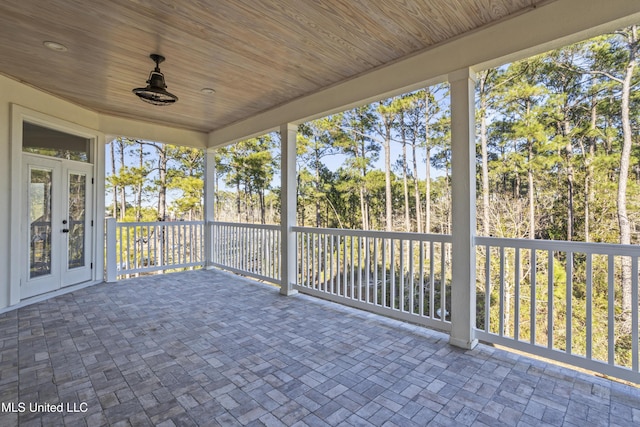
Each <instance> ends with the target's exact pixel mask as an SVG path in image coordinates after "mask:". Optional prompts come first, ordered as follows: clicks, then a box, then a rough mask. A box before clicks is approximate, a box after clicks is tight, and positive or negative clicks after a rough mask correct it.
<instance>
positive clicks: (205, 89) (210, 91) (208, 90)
mask: <svg viewBox="0 0 640 427" xmlns="http://www.w3.org/2000/svg"><path fill="white" fill-rule="evenodd" d="M200 92H202V93H204V94H205V95H213V94H214V93H216V91H215V90H213V89H211V88H210V87H203V88H202V89H200Z"/></svg>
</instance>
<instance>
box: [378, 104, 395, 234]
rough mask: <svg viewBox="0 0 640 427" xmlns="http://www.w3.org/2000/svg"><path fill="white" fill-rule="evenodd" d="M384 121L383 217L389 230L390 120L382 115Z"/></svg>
mask: <svg viewBox="0 0 640 427" xmlns="http://www.w3.org/2000/svg"><path fill="white" fill-rule="evenodd" d="M380 105H382V104H380ZM383 120H384V121H385V124H384V126H385V135H384V143H383V146H384V194H385V218H386V226H385V228H386V230H387V231H391V230H392V229H393V219H392V218H393V212H392V209H393V205H392V203H391V202H392V197H393V196H392V194H391V120H389V119H388V118H387V117H384V116H383Z"/></svg>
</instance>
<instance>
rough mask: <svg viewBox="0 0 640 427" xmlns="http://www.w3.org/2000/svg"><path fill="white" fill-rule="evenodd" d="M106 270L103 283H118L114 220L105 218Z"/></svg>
mask: <svg viewBox="0 0 640 427" xmlns="http://www.w3.org/2000/svg"><path fill="white" fill-rule="evenodd" d="M106 222H107V227H106V235H107V239H106V240H107V244H106V246H107V249H106V250H107V261H106V262H107V268H106V274H105V278H104V281H105V282H107V283H113V282H117V281H118V266H117V265H116V219H115V218H107V219H106Z"/></svg>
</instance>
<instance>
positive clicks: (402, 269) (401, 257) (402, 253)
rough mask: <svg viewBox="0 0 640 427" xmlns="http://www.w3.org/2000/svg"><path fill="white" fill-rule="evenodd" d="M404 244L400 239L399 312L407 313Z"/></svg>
mask: <svg viewBox="0 0 640 427" xmlns="http://www.w3.org/2000/svg"><path fill="white" fill-rule="evenodd" d="M404 243H405V241H404V240H403V239H398V245H399V247H398V249H399V250H400V283H399V284H400V297H399V298H398V310H400V311H405V306H404Z"/></svg>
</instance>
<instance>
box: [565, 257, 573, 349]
mask: <svg viewBox="0 0 640 427" xmlns="http://www.w3.org/2000/svg"><path fill="white" fill-rule="evenodd" d="M566 259H567V261H566V262H567V264H566V275H567V280H566V282H565V284H566V289H565V292H566V293H565V299H566V300H565V303H566V309H565V313H566V317H567V318H566V319H565V321H566V326H565V327H566V329H567V332H566V340H565V341H566V342H565V346H566V348H565V351H566V353H567V354H571V347H572V344H573V341H572V340H573V334H572V332H573V331H572V330H571V329H572V317H573V307H572V305H573V302H572V294H573V292H572V290H573V252H570V251H567V258H566Z"/></svg>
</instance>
